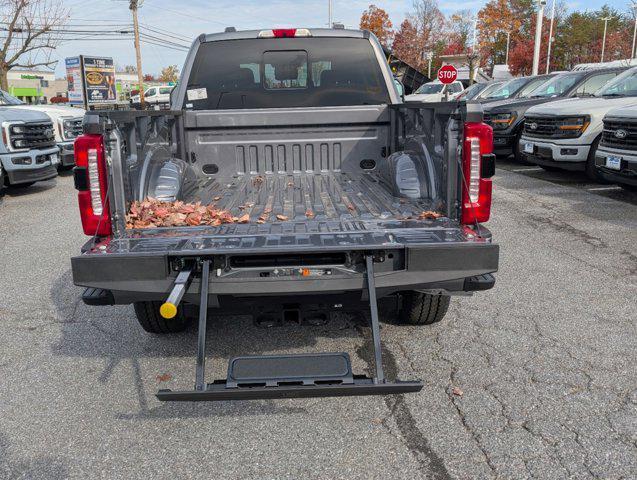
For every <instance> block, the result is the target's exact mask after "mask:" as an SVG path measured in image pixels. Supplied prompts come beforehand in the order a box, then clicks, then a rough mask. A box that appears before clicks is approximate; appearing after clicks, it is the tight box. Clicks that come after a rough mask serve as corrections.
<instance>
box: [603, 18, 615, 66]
mask: <svg viewBox="0 0 637 480" xmlns="http://www.w3.org/2000/svg"><path fill="white" fill-rule="evenodd" d="M612 18H613V17H604V18H602V20H603V21H604V38H603V40H602V60H601V63H604V52H605V51H606V31H607V30H608V21H609V20H611V19H612Z"/></svg>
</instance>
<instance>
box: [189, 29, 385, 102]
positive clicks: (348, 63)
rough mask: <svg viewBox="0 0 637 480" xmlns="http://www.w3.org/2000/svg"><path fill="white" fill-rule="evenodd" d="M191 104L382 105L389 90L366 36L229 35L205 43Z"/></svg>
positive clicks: (191, 89)
mask: <svg viewBox="0 0 637 480" xmlns="http://www.w3.org/2000/svg"><path fill="white" fill-rule="evenodd" d="M187 89H188V91H189V94H188V95H187V98H186V100H185V107H186V108H188V109H194V110H229V109H241V108H292V107H313V106H319V107H320V106H347V105H380V104H386V103H389V102H390V99H389V92H388V91H387V86H386V85H385V81H384V78H383V75H382V71H381V68H380V65H379V64H378V61H377V59H376V56H375V54H374V50H373V49H372V46H371V44H370V42H369V40H366V39H357V38H275V39H254V40H226V41H219V42H208V43H204V44H202V45H201V46H200V47H199V51H198V52H197V56H196V58H195V61H194V64H193V69H192V73H191V75H190V78H189V80H188V87H187Z"/></svg>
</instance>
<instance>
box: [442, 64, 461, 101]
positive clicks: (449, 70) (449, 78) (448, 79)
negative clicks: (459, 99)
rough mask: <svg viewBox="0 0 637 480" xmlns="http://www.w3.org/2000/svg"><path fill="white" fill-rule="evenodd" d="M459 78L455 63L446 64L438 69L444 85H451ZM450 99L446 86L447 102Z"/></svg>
mask: <svg viewBox="0 0 637 480" xmlns="http://www.w3.org/2000/svg"><path fill="white" fill-rule="evenodd" d="M457 78H458V70H457V69H456V67H454V66H453V65H444V66H443V67H442V68H441V69H440V70H438V80H439V81H440V83H442V84H443V85H449V84H450V83H453V82H455V81H456V79H457ZM448 100H449V90H447V89H446V88H445V102H446V101H448Z"/></svg>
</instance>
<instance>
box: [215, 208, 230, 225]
mask: <svg viewBox="0 0 637 480" xmlns="http://www.w3.org/2000/svg"><path fill="white" fill-rule="evenodd" d="M217 218H218V219H219V220H221V223H234V218H233V216H232V214H231V213H230V212H228V211H226V210H223V211H221V212H220V213H219V215H218V217H217Z"/></svg>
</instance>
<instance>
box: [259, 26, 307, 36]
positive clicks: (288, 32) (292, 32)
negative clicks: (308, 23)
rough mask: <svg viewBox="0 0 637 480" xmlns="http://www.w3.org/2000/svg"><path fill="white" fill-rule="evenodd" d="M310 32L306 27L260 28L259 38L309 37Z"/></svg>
mask: <svg viewBox="0 0 637 480" xmlns="http://www.w3.org/2000/svg"><path fill="white" fill-rule="evenodd" d="M311 36H312V33H311V32H310V31H309V30H308V29H307V28H275V29H274V30H261V31H260V32H259V38H295V37H297V38H298V37H311Z"/></svg>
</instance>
